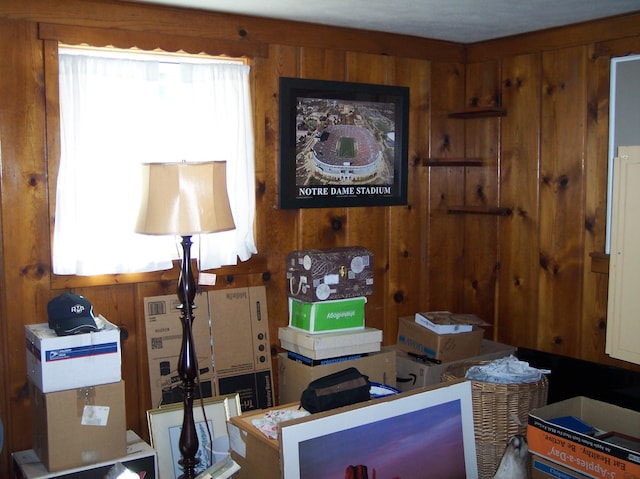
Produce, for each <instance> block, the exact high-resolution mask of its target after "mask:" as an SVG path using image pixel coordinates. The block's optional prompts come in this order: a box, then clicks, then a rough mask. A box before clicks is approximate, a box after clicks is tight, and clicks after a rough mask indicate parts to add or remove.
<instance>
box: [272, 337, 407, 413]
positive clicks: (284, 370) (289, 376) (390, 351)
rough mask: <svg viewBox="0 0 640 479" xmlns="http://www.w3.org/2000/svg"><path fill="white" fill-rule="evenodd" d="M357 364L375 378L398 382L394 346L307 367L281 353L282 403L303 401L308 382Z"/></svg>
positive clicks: (393, 384)
mask: <svg viewBox="0 0 640 479" xmlns="http://www.w3.org/2000/svg"><path fill="white" fill-rule="evenodd" d="M349 367H354V368H356V369H357V370H358V371H360V372H361V373H362V374H364V375H366V376H369V380H370V381H374V382H377V383H381V384H386V385H388V386H393V387H395V385H396V353H395V349H394V348H383V349H382V351H379V352H377V353H370V354H369V355H368V356H364V357H362V358H359V359H352V360H349V361H343V362H339V363H333V364H323V365H319V366H308V365H306V364H302V363H299V362H297V361H295V360H293V359H289V358H288V357H287V353H280V354H279V355H278V386H279V387H278V392H279V393H280V396H279V397H280V402H281V403H290V402H295V401H299V400H300V395H301V394H302V391H304V390H305V389H306V388H307V386H308V385H309V383H310V382H311V381H313V380H315V379H318V378H321V377H323V376H326V375H328V374H331V373H335V372H337V371H341V370H343V369H346V368H349Z"/></svg>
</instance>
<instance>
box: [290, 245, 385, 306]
mask: <svg viewBox="0 0 640 479" xmlns="http://www.w3.org/2000/svg"><path fill="white" fill-rule="evenodd" d="M286 267H287V273H286V275H287V293H288V295H289V297H291V298H296V299H298V300H300V301H307V302H314V301H326V300H330V299H345V298H356V297H359V296H369V295H371V294H373V255H372V254H371V252H370V251H369V250H367V249H366V248H363V247H362V246H345V247H339V248H327V249H307V250H298V251H292V252H290V253H289V254H287V258H286Z"/></svg>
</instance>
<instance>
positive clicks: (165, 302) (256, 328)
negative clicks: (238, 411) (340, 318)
mask: <svg viewBox="0 0 640 479" xmlns="http://www.w3.org/2000/svg"><path fill="white" fill-rule="evenodd" d="M144 302H145V320H146V327H147V350H148V360H149V378H150V381H151V399H152V403H153V404H154V407H156V406H159V405H161V404H169V403H175V402H180V401H182V390H181V388H180V378H179V376H178V372H177V369H178V356H179V353H180V347H181V344H182V324H181V322H180V319H179V318H180V313H179V311H178V310H177V309H175V308H176V307H177V306H178V305H179V301H178V298H177V296H176V295H165V296H156V297H150V298H145V300H144ZM195 304H196V309H195V310H194V315H195V319H194V321H193V336H194V341H195V349H196V353H197V356H198V367H199V369H200V381H201V384H202V387H203V396H204V397H212V396H217V395H225V394H231V393H236V392H237V393H239V394H240V402H241V404H242V410H243V411H249V410H252V409H263V408H266V407H270V406H273V405H274V399H273V397H274V394H273V385H272V384H273V379H272V377H273V374H272V369H271V346H270V342H269V323H268V312H267V299H266V291H265V288H264V287H263V286H257V287H249V288H233V289H224V290H216V291H209V292H204V293H200V294H197V295H196V299H195Z"/></svg>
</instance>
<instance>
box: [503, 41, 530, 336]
mask: <svg viewBox="0 0 640 479" xmlns="http://www.w3.org/2000/svg"><path fill="white" fill-rule="evenodd" d="M540 68H541V66H540V55H537V54H532V55H520V56H516V57H509V58H506V59H504V60H503V61H502V85H503V90H502V99H503V106H504V107H506V108H507V116H506V117H505V118H504V119H503V121H502V135H501V154H500V155H501V161H500V195H501V202H502V204H503V205H508V206H510V207H511V208H512V210H513V214H512V215H511V216H509V217H507V218H501V219H500V233H499V238H498V241H499V244H500V272H499V297H498V299H497V302H498V306H497V310H498V314H497V321H496V324H495V332H496V333H497V338H498V340H500V341H502V342H506V343H507V344H514V345H518V346H523V347H529V348H533V347H536V346H537V340H536V336H537V325H538V321H537V318H539V316H540V315H539V313H538V299H537V298H538V296H539V293H538V290H539V284H538V275H539V266H538V263H539V249H540V241H539V238H538V230H539V223H540V218H539V214H540V213H539V161H540V156H539V155H540V153H539V149H538V148H539V142H540V128H541V127H540V94H541V89H540ZM523 318H536V320H534V321H531V320H522V319H523Z"/></svg>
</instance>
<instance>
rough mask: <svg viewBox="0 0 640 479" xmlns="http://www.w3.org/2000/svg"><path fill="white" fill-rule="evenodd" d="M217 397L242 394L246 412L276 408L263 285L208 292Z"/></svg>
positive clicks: (241, 400) (242, 402) (243, 408)
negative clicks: (218, 395)
mask: <svg viewBox="0 0 640 479" xmlns="http://www.w3.org/2000/svg"><path fill="white" fill-rule="evenodd" d="M209 303H210V311H211V332H212V335H213V364H214V369H215V374H216V377H217V386H218V394H220V395H224V394H231V393H236V392H237V393H238V394H240V404H241V406H242V410H243V411H251V410H254V409H265V408H269V407H272V406H274V405H275V401H274V391H273V370H272V367H271V341H270V338H269V313H268V310H267V293H266V290H265V288H264V286H253V287H248V288H233V289H222V290H216V291H209Z"/></svg>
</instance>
